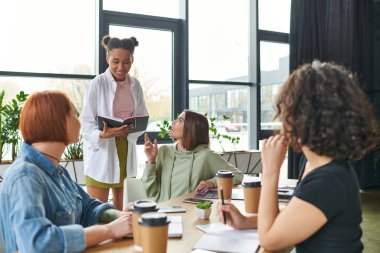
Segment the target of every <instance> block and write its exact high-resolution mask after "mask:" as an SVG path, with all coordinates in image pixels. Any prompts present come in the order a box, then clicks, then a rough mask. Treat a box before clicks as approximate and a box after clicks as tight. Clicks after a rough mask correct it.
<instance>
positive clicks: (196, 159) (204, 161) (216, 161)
mask: <svg viewBox="0 0 380 253" xmlns="http://www.w3.org/2000/svg"><path fill="white" fill-rule="evenodd" d="M218 170H230V171H232V173H234V175H235V176H234V184H240V183H241V182H242V180H243V176H244V175H243V172H241V171H240V170H239V169H237V168H236V167H234V166H233V165H231V164H230V163H228V162H227V161H226V160H224V159H223V158H222V157H221V156H220V155H219V154H217V153H215V152H214V151H212V150H210V148H209V146H208V145H206V144H201V145H198V146H197V147H196V148H195V149H194V150H192V151H186V152H182V151H180V150H178V148H177V145H164V146H162V147H160V148H159V149H158V154H157V158H156V163H155V164H148V163H147V164H146V165H145V170H144V175H143V177H142V182H143V185H144V188H145V191H146V193H147V195H148V197H150V198H154V199H155V201H157V202H162V201H165V200H168V199H171V198H174V197H177V196H181V195H183V194H186V193H189V192H193V191H194V190H195V188H196V187H197V186H198V184H199V182H201V181H204V180H208V181H211V182H213V183H214V185H216V178H215V174H216V173H217V172H218Z"/></svg>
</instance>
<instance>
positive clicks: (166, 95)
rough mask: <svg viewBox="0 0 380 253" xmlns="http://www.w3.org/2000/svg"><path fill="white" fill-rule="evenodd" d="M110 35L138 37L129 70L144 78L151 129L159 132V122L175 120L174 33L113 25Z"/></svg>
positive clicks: (134, 74)
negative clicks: (173, 88)
mask: <svg viewBox="0 0 380 253" xmlns="http://www.w3.org/2000/svg"><path fill="white" fill-rule="evenodd" d="M109 34H110V36H116V37H119V38H129V37H131V36H134V37H136V38H137V40H138V41H139V46H138V47H137V48H136V49H135V53H134V62H133V65H132V68H131V70H130V71H129V73H130V75H132V76H134V77H135V78H137V79H138V80H139V81H140V83H141V85H142V88H143V91H144V97H145V103H146V106H147V108H148V109H149V122H150V124H149V126H148V129H147V131H158V130H159V128H158V127H157V123H159V122H161V121H163V120H171V116H172V109H173V108H172V102H173V101H172V87H173V81H172V67H173V48H172V46H173V43H172V42H173V34H172V32H170V31H164V30H153V29H146V28H136V27H127V26H115V25H111V26H110V27H109ZM158 49H159V50H158Z"/></svg>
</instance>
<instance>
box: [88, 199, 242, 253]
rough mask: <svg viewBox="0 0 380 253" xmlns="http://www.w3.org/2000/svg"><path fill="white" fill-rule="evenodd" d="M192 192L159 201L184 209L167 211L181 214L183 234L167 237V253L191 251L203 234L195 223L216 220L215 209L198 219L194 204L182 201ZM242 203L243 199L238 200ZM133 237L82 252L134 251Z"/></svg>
mask: <svg viewBox="0 0 380 253" xmlns="http://www.w3.org/2000/svg"><path fill="white" fill-rule="evenodd" d="M193 196H194V193H189V194H186V195H183V196H180V197H177V198H173V199H170V200H168V201H165V202H162V203H160V204H159V205H160V207H164V206H173V205H181V206H183V207H184V208H185V209H186V212H185V213H169V214H168V216H172V215H181V216H182V226H183V234H182V238H169V239H168V246H167V252H168V253H171V252H173V253H178V252H191V250H192V247H193V246H194V245H195V244H196V243H197V241H198V240H199V238H201V237H202V235H204V232H202V231H201V230H199V229H197V228H196V227H195V225H197V224H205V223H210V222H211V223H212V222H218V216H217V210H214V209H213V210H212V213H211V217H210V220H199V219H197V217H196V214H195V204H190V203H184V202H182V200H183V199H185V198H189V197H193ZM239 202H241V203H243V201H239ZM133 246H134V243H133V238H126V239H120V240H108V241H105V242H103V243H101V244H99V245H97V246H96V247H92V248H88V249H86V250H85V251H84V252H86V253H89V252H109V253H111V252H112V253H117V252H123V253H128V252H135V251H134V247H133Z"/></svg>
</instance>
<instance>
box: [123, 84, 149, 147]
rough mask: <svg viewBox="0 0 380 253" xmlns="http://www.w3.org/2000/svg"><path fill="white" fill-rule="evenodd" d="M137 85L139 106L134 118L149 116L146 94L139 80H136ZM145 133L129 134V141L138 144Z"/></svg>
mask: <svg viewBox="0 0 380 253" xmlns="http://www.w3.org/2000/svg"><path fill="white" fill-rule="evenodd" d="M136 85H138V90H137V92H136V96H135V97H136V100H137V103H136V104H137V106H136V109H135V113H134V116H148V115H149V114H148V109H147V108H146V105H145V100H144V93H143V90H142V87H141V84H140V82H139V81H138V80H136ZM143 133H144V131H141V132H136V133H130V134H128V141H131V142H136V141H137V138H139V136H140V135H142V134H143Z"/></svg>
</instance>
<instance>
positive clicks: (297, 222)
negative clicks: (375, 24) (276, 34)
mask: <svg viewBox="0 0 380 253" xmlns="http://www.w3.org/2000/svg"><path fill="white" fill-rule="evenodd" d="M276 102H277V116H280V117H281V119H282V125H283V133H282V134H278V135H276V136H272V137H270V138H269V139H267V140H264V141H263V148H262V162H263V179H262V180H263V184H262V190H261V196H260V204H259V212H258V216H257V218H256V217H244V216H242V215H241V214H240V213H239V212H238V210H237V209H236V208H235V207H234V206H231V205H224V206H222V207H221V210H223V211H226V212H227V214H228V215H227V217H228V222H229V224H231V225H232V226H233V227H235V228H246V227H255V226H256V225H257V227H258V231H259V238H260V245H261V246H263V247H264V248H265V249H267V250H278V249H281V248H286V247H289V246H292V245H296V250H297V253H300V252H361V251H362V250H363V245H362V243H361V241H360V238H361V235H362V231H361V228H360V223H361V221H362V216H361V203H360V194H359V184H358V181H357V177H356V174H355V172H354V170H353V168H352V167H351V166H350V163H349V161H350V160H353V159H359V158H361V157H362V156H363V155H364V154H365V153H366V152H367V151H368V150H370V149H371V148H373V147H374V146H375V145H376V144H377V140H378V139H377V136H378V135H377V130H376V129H377V128H376V120H375V117H374V114H373V112H372V109H371V106H370V104H369V102H368V100H367V98H366V95H365V94H364V92H363V91H362V90H361V88H360V87H359V85H358V83H357V81H356V80H355V78H354V77H353V76H352V75H351V74H350V73H349V72H348V71H347V70H346V69H345V68H343V67H341V66H338V65H335V64H332V63H320V62H319V61H314V62H313V63H312V64H306V65H303V66H301V67H300V68H298V69H297V70H295V71H294V72H293V73H292V74H291V75H290V76H289V78H288V80H287V81H286V82H285V84H284V85H283V87H282V89H281V91H280V92H279V94H278V97H277V101H276ZM288 144H289V145H290V146H291V147H292V148H294V149H295V150H297V151H302V152H303V153H304V155H305V157H306V159H307V162H306V164H305V167H304V169H303V171H302V172H301V175H300V180H299V182H298V185H297V187H296V189H295V191H294V195H293V198H292V199H291V200H290V202H289V204H288V205H287V207H286V208H285V209H284V210H282V211H281V213H280V212H279V208H278V197H277V188H278V180H279V173H280V167H281V165H282V163H283V161H284V159H285V154H286V151H287V147H288ZM295 227H297V229H294V228H295ZM290 231H291V232H290Z"/></svg>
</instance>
